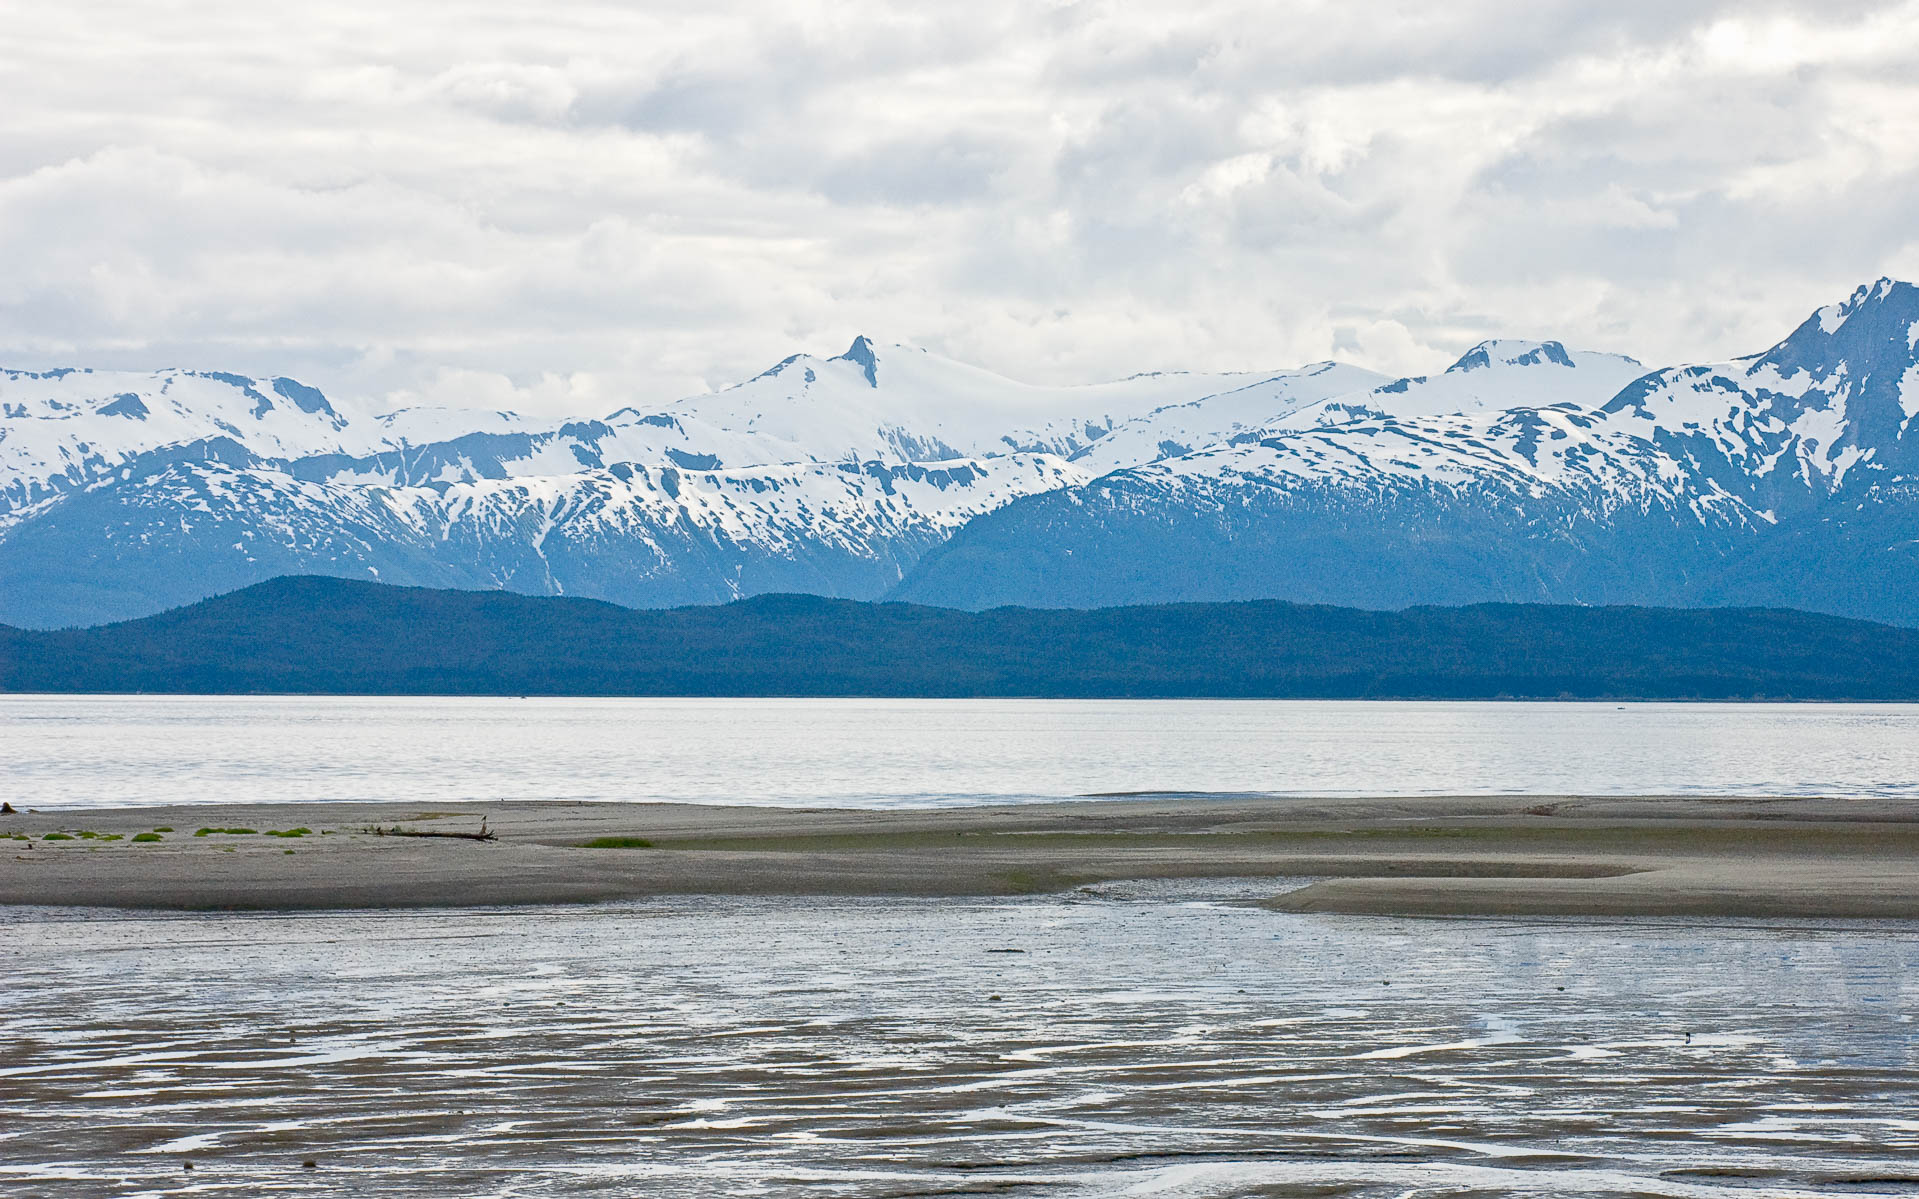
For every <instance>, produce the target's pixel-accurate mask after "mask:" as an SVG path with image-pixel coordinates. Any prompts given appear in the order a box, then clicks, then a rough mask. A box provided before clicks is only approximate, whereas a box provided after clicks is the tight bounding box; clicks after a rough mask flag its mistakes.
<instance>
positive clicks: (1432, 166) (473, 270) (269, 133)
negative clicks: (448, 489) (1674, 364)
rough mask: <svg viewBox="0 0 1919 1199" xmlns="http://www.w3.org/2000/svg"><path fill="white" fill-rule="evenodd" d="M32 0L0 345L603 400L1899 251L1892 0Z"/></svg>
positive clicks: (1759, 320)
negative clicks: (263, 1)
mask: <svg viewBox="0 0 1919 1199" xmlns="http://www.w3.org/2000/svg"><path fill="white" fill-rule="evenodd" d="M295 7H297V8H298V11H291V10H289V9H288V8H285V7H283V6H271V5H258V4H246V5H242V4H224V3H210V2H199V3H194V4H191V5H188V4H156V3H152V2H151V0H145V2H142V3H125V4H117V5H116V4H113V3H106V2H101V3H92V4H87V5H81V6H67V7H65V8H64V9H63V8H61V7H59V6H53V5H39V6H28V8H26V9H25V10H23V11H22V12H20V13H16V14H14V15H13V16H12V17H11V18H10V19H9V21H8V22H7V27H6V28H5V29H4V30H0V62H4V63H6V64H7V65H6V67H5V68H4V70H5V72H6V76H7V93H8V95H9V97H10V102H9V103H8V104H7V105H5V106H0V261H4V262H5V263H6V270H5V271H4V272H0V361H3V362H5V363H6V364H9V365H30V366H46V365H65V364H87V365H101V366H163V365H172V364H179V365H191V366H198V367H208V368H219V369H232V370H244V371H255V372H262V373H264V372H274V373H281V372H289V373H296V374H299V375H301V376H302V377H305V378H309V379H310V380H312V381H313V382H316V383H318V384H320V385H321V386H323V387H326V388H327V389H328V390H329V391H331V392H335V393H339V394H341V395H343V396H348V397H360V398H362V399H365V400H366V401H368V402H369V403H371V404H373V405H375V406H387V405H390V404H394V403H406V402H421V401H430V402H436V403H458V404H475V405H482V406H488V407H492V406H499V405H517V406H520V407H524V408H527V409H530V410H536V411H548V412H556V413H557V412H569V413H571V412H594V411H603V410H610V409H612V408H614V407H618V406H621V405H623V404H628V403H641V404H644V403H648V402H664V401H666V400H669V399H672V398H674V397H676V396H679V395H683V394H687V393H690V392H695V391H699V390H702V389H703V388H705V387H706V386H708V385H723V384H725V383H728V382H732V381H734V380H737V379H739V378H742V377H744V376H746V375H749V374H752V373H754V372H755V371H757V370H759V369H761V368H762V367H764V366H765V365H766V364H767V363H769V362H771V361H772V360H774V359H777V358H779V357H782V356H784V355H785V354H787V353H791V352H793V351H794V350H796V349H810V350H826V351H837V350H838V349H839V348H841V346H842V345H843V343H844V342H846V341H847V340H849V339H850V338H851V337H852V335H853V334H854V333H856V332H867V333H870V334H872V335H874V336H875V337H876V338H879V339H880V340H904V341H911V342H915V343H917V344H920V345H924V346H927V347H928V348H931V349H935V350H938V351H941V352H944V353H949V354H952V355H953V356H955V357H959V358H962V359H966V360H969V361H973V362H977V363H980V364H981V365H985V366H989V367H991V368H993V369H996V370H999V371H1002V372H1004V373H1007V374H1010V375H1014V376H1016V377H1022V378H1028V379H1033V380H1035V381H1046V382H1066V381H1079V380H1090V379H1095V378H1103V377H1110V376H1115V375H1121V374H1127V373H1131V372H1133V371H1138V370H1153V369H1162V368H1178V367H1184V368H1195V369H1215V368H1217V369H1227V368H1252V367H1279V366H1285V365H1292V364H1296V363H1299V362H1303V361H1311V360H1315V359H1320V358H1326V357H1334V356H1337V357H1341V358H1344V359H1347V360H1350V361H1354V362H1358V363H1361V364H1363V365H1367V366H1372V367H1375V368H1378V369H1382V370H1387V371H1420V370H1427V369H1432V368H1435V367H1437V366H1439V365H1443V363H1444V362H1445V361H1447V360H1449V359H1450V357H1451V356H1453V355H1456V354H1457V353H1458V352H1459V351H1460V350H1461V349H1463V348H1465V347H1466V346H1467V345H1470V344H1471V343H1472V342H1474V341H1476V340H1478V339H1480V338H1481V337H1485V336H1489V335H1493V334H1511V335H1518V336H1526V335H1531V336H1552V337H1558V338H1561V339H1563V340H1565V341H1567V342H1569V343H1573V344H1578V345H1581V346H1586V347H1590V348H1594V349H1608V350H1618V351H1623V352H1626V353H1631V354H1634V355H1635V356H1638V357H1640V358H1642V359H1645V360H1647V361H1649V362H1665V361H1672V360H1678V359H1684V358H1699V357H1705V356H1714V355H1727V354H1732V353H1741V352H1746V351H1749V350H1753V349H1757V348H1760V347H1762V346H1763V345H1765V344H1767V343H1768V342H1770V341H1771V340H1773V339H1774V338H1776V337H1777V336H1779V335H1781V334H1782V333H1783V332H1784V331H1785V329H1786V327H1788V326H1789V325H1790V324H1791V323H1793V322H1794V321H1796V320H1797V319H1799V318H1800V317H1802V316H1803V315H1804V314H1805V312H1807V311H1809V310H1810V309H1811V308H1812V307H1814V306H1815V305H1817V304H1820V303H1824V302H1826V301H1828V300H1831V299H1834V298H1837V297H1839V296H1841V295H1843V294H1844V293H1845V292H1847V291H1848V290H1850V288H1851V287H1852V286H1853V285H1855V284H1856V283H1858V282H1860V281H1862V280H1864V279H1867V278H1871V277H1875V276H1877V275H1880V274H1884V273H1894V274H1901V275H1904V276H1906V277H1912V276H1915V275H1919V223H1915V222H1914V221H1913V220H1912V214H1913V213H1914V212H1919V0H1907V2H1904V3H1897V2H1886V3H1876V2H1868V0H1823V2H1821V3H1818V4H1813V3H1796V2H1786V0H1777V2H1772V3H1767V2H1765V0H1739V2H1737V3H1735V2H1730V0H1658V2H1647V0H1617V2H1615V3H1612V4H1607V5H1598V4H1592V3H1590V2H1588V0H1578V2H1572V0H1526V2H1523V3H1510V2H1508V3H1492V2H1484V0H1481V2H1473V0H1462V2H1460V3H1453V4H1447V5H1432V4H1430V3H1413V2H1401V0H1382V2H1380V3H1373V4H1364V5H1355V4H1340V3H1332V2H1321V0H1257V2H1244V3H1242V2H1224V0H1220V2H1216V0H1179V2H1177V3H1163V4H1162V3H1140V2H1129V3H1123V4H1122V3H1096V2H1082V3H1054V4H1043V3H1042V4H1035V3H1032V2H1031V0H1007V2H998V0H979V2H976V3H970V4H965V5H961V4H929V5H912V6H908V5H881V4H872V3H860V2H857V0H854V2H846V0H837V2H835V3H830V4H828V3H805V2H802V3H789V4H777V5H775V4H744V3H729V2H728V0H703V2H702V3H698V4H694V3H682V2H679V0H665V2H655V3H650V4H646V5H643V6H641V5H627V4H617V3H608V4H589V3H571V2H567V0H557V2H556V3H553V4H548V5H537V6H536V5H526V4H520V3H515V4H507V3H504V2H496V0H466V2H463V3H459V4H451V3H442V4H433V3H426V2H422V3H418V4H409V5H393V4H372V3H366V2H364V0H337V2H335V3H330V4H327V5H324V6H322V5H308V6H295Z"/></svg>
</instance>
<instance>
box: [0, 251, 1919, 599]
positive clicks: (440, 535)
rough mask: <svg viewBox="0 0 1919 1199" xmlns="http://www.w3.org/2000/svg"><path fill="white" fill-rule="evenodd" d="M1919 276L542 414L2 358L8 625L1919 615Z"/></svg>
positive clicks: (0, 499) (2, 522)
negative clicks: (1671, 611)
mask: <svg viewBox="0 0 1919 1199" xmlns="http://www.w3.org/2000/svg"><path fill="white" fill-rule="evenodd" d="M1915 417H1919V289H1915V288H1914V287H1912V286H1911V285H1909V284H1905V283H1896V282H1893V281H1891V280H1880V281H1879V282H1877V283H1874V284H1869V285H1867V286H1864V287H1862V288H1860V289H1858V290H1857V291H1855V292H1854V293H1853V294H1852V295H1851V296H1850V297H1848V298H1847V299H1845V300H1844V301H1843V302H1841V303H1838V304H1835V305H1832V306H1830V307H1828V308H1824V309H1821V310H1820V311H1819V312H1816V313H1814V314H1813V315H1812V316H1811V317H1809V318H1808V319H1807V320H1806V321H1805V322H1804V323H1803V324H1801V325H1800V326H1799V327H1798V328H1797V329H1795V330H1794V331H1793V332H1792V333H1791V334H1790V335H1789V336H1787V337H1786V338H1785V339H1784V340H1783V341H1781V342H1779V343H1778V344H1777V345H1775V346H1773V347H1771V348H1770V349H1767V350H1763V351H1761V352H1759V353H1756V354H1754V355H1752V356H1750V357H1746V358H1741V359H1736V360H1733V361H1730V362H1724V363H1713V364H1703V365H1681V366H1672V367H1666V368H1660V369H1650V370H1649V369H1648V367H1647V366H1645V365H1642V364H1640V363H1637V362H1633V361H1632V360H1631V359H1626V358H1623V357H1620V356H1617V355H1610V354H1597V353H1590V352H1585V351H1581V350H1577V349H1571V348H1568V347H1566V346H1564V345H1561V344H1560V343H1558V342H1550V341H1548V342H1520V341H1495V342H1489V343H1486V344H1484V345H1482V346H1480V347H1476V348H1475V349H1474V350H1472V351H1469V352H1468V353H1467V354H1466V355H1464V356H1463V357H1461V358H1460V359H1459V360H1458V361H1457V362H1456V363H1454V364H1453V365H1452V366H1451V367H1450V368H1449V369H1447V370H1445V371H1443V372H1440V373H1438V374H1435V375H1432V376H1427V377H1416V378H1409V379H1400V380H1394V379H1388V378H1385V377H1383V376H1379V375H1376V374H1373V373H1371V372H1368V371H1364V370H1362V369H1360V368H1356V367H1352V366H1348V365H1344V364H1338V363H1315V364H1311V365H1309V366H1306V367H1301V368H1297V369H1292V370H1284V371H1263V372H1262V371H1255V372H1245V373H1239V374H1232V375H1199V374H1165V375H1151V376H1140V377H1137V378H1134V379H1127V380H1121V381H1118V382H1115V383H1109V384H1099V385H1093V386H1088V387H1077V388H1074V387H1056V388H1041V387H1030V386H1026V385H1023V384H1019V383H1016V382H1013V381H1011V380H1007V379H1003V378H1000V377H998V376H995V375H992V374H990V373H988V372H985V371H980V370H976V369H974V368H971V367H967V366H964V365H963V364H959V363H955V362H951V361H949V360H946V359H943V358H939V357H938V356H936V355H932V354H928V353H926V352H924V351H920V350H915V349H911V348H908V347H903V346H876V345H874V344H872V343H870V342H868V341H867V340H866V339H864V338H862V339H860V340H859V341H857V342H856V343H855V344H854V346H853V347H852V348H851V349H849V351H848V352H847V353H846V354H843V355H841V356H839V357H837V358H815V357H810V356H805V355H797V356H795V357H793V358H790V359H788V360H786V361H785V362H782V363H780V364H779V365H777V366H776V367H774V368H773V369H771V370H769V371H768V372H766V373H764V374H762V375H760V376H758V377H757V378H755V379H752V380H749V381H747V382H745V383H742V384H740V385H739V386H737V387H734V388H730V389H727V390H725V391H721V392H717V393H713V394H711V395H707V396H699V397H692V398H689V399H687V400H683V401H679V402H677V403H672V404H666V405H645V404H636V405H632V406H628V407H626V408H622V409H621V410H620V411H617V412H614V413H612V414H609V415H604V416H599V417H596V418H592V419H581V420H577V421H573V422H570V423H564V424H541V423H537V422H533V421H530V420H526V419H523V418H520V417H517V416H515V415H513V414H511V413H485V412H474V411H465V410H455V409H446V410H431V411H423V410H410V411H403V412H399V413H389V414H380V415H376V414H368V413H360V412H356V411H353V410H351V406H350V405H348V404H345V403H342V402H341V401H340V400H339V399H338V397H334V398H331V399H329V397H326V396H324V395H321V394H320V393H319V392H318V391H317V390H314V389H313V388H310V387H307V386H305V385H303V384H300V383H298V382H296V381H294V380H291V379H284V378H281V379H259V380H256V379H252V378H247V377H242V376H237V375H230V374H222V373H218V372H191V371H184V370H168V371H156V372H151V373H144V374H137V373H128V372H92V371H86V370H73V371H62V372H38V373H35V372H22V371H4V372H0V622H3V623H8V624H14V625H19V626H26V627H52V626H60V625H68V624H91V623H99V622H103V621H109V620H118V619H126V618H130V617H136V616H141V615H145V614H148V613H152V612H155V611H159V610H162V609H165V608H170V607H174V606H177V605H180V604H183V603H188V602H192V601H194V600H197V599H201V598H204V597H206V596H208V595H212V594H216V593H220V592H224V591H229V590H233V589H236V588H239V587H243V586H246V585H249V584H252V583H255V582H259V581H261V580H263V579H267V578H272V577H274V576H278V575H285V574H296V573H298V574H327V575H336V576H341V577H347V578H361V579H374V580H379V581H383V582H391V583H404V584H413V585H421V586H431V587H457V588H476V589H493V588H499V589H506V590H511V591H518V592H524V593H528V594H565V595H576V596H587V597H593V598H601V599H606V600H610V601H613V602H615V603H619V604H624V605H629V606H635V607H660V606H670V605H680V604H699V603H714V602H722V601H726V600H731V599H736V598H740V597H743V596H748V595H753V594H759V593H764V592H773V591H798V592H812V593H817V594H821V595H827V596H838V597H845V598H854V599H879V598H898V599H905V600H911V601H914V602H918V603H925V604H933V605H942V606H953V607H967V608H984V607H993V606H998V605H1006V604H1019V605H1029V606H1037V607H1097V606H1109V605H1116V604H1134V603H1158V602H1166V601H1193V600H1227V599H1254V598H1277V599H1289V600H1301V601H1310V602H1318V603H1331V604H1341V605H1350V606H1357V607H1381V608H1392V607H1401V606H1405V605H1412V604H1464V603H1476V602H1481V601H1507V602H1512V601H1518V602H1546V603H1574V604H1620V603H1627V604H1656V605H1680V606H1684V605H1721V604H1738V605H1766V606H1782V607H1795V608H1804V609H1810V610H1816V611H1823V612H1829V613H1836V614H1841V615H1847V616H1857V617H1865V618H1870V619H1875V620H1882V621H1888V622H1893V623H1904V624H1919V586H1915V584H1916V583H1919V556H1915V546H1919V519H1916V518H1915V507H1914V503H1913V499H1914V495H1915V487H1916V486H1919V430H1916V429H1915V427H1914V421H1915Z"/></svg>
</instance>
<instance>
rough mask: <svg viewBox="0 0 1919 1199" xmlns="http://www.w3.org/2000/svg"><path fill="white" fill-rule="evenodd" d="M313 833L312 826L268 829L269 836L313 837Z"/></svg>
mask: <svg viewBox="0 0 1919 1199" xmlns="http://www.w3.org/2000/svg"><path fill="white" fill-rule="evenodd" d="M228 831H229V832H231V831H232V830H230V829H229V830H228ZM312 835H313V830H312V829H310V828H288V829H279V828H270V829H268V830H267V836H269V837H311V836H312Z"/></svg>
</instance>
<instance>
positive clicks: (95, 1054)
mask: <svg viewBox="0 0 1919 1199" xmlns="http://www.w3.org/2000/svg"><path fill="white" fill-rule="evenodd" d="M614 852H619V851H614ZM1300 881H1301V880H1283V879H1274V878H1258V879H1231V878H1221V879H1209V880H1175V881H1162V882H1114V883H1102V884H1089V885H1086V886H1083V887H1075V888H1072V889H1070V890H1067V891H1065V892H1062V893H1057V894H1046V895H1030V896H1018V897H1010V898H1007V897H999V898H991V897H989V898H955V897H943V898H898V897H885V898H873V897H831V896H801V897H784V896H710V897H685V896H676V897H660V898H652V899H642V900H633V901H624V902H617V903H607V904H593V905H575V906H564V907H523V908H514V909H501V908H466V909H449V910H434V911H411V912H385V913H381V912H368V911H349V912H278V913H264V912H256V913H155V912H125V911H121V912H102V911H97V910H78V909H65V908H12V909H7V910H5V911H4V912H0V970H4V972H5V977H6V978H7V980H8V981H7V984H6V988H5V1003H4V1004H0V1030H3V1031H4V1040H0V1190H5V1192H6V1193H8V1194H9V1195H21V1196H58V1197H65V1196H83V1195H84V1196H159V1195H278V1194H286V1195H371V1194H378V1195H384V1196H463V1197H465V1196H487V1197H491V1196H499V1197H502V1199H504V1197H507V1196H515V1197H519V1196H547V1195H555V1196H557V1195H642V1194H644V1195H672V1196H679V1195H685V1196H713V1195H721V1196H724V1195H759V1196H764V1195H777V1196H783V1195H833V1196H861V1197H865V1196H876V1197H878V1196H887V1197H892V1196H909V1195H915V1196H917V1195H961V1194H1008V1195H1024V1194H1030V1195H1061V1196H1092V1195H1152V1196H1193V1197H1199V1196H1204V1197H1215V1196H1217V1197H1225V1196H1369V1197H1370V1196H1402V1195H1421V1196H1429V1195H1430V1196H1438V1195H1444V1196H1483V1195H1495V1194H1502V1195H1504V1194H1520V1195H1622V1196H1623V1195H1633V1196H1674V1197H1700V1196H1720V1195H1724V1196H1750V1195H1766V1196H1822V1197H1823V1196H1840V1195H1862V1194H1864V1195H1902V1194H1914V1193H1919V1119H1915V1117H1914V1116H1913V1113H1914V1112H1915V1111H1919V1043H1915V1038H1914V1027H1913V1015H1914V1011H1915V1006H1916V1005H1919V942H1915V939H1914V938H1913V936H1912V935H1911V926H1909V925H1906V924H1903V923H1899V922H1874V921H1842V922H1829V921H1805V920H1799V921H1792V920H1778V919H1772V920H1750V919H1743V920H1723V919H1719V920H1702V919H1698V918H1676V919H1630V920H1620V919H1560V918H1527V919H1505V918H1482V919H1471V920H1463V919H1401V918H1380V917H1356V916H1344V915H1325V914H1318V913H1300V912H1282V911H1274V910H1271V909H1270V908H1267V907H1262V906H1258V905H1257V904H1255V903H1253V902H1250V901H1254V900H1259V899H1263V898H1267V897H1270V896H1271V895H1272V894H1273V893H1274V892H1275V891H1287V890H1288V889H1289V888H1293V887H1296V886H1298V885H1299V882H1300ZM308 1162H311V1163H312V1165H311V1166H308V1165H307V1164H306V1163H308Z"/></svg>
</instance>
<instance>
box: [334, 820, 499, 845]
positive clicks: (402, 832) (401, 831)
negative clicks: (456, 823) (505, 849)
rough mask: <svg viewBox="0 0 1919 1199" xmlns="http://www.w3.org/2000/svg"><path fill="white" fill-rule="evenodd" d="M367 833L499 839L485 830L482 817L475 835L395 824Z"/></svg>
mask: <svg viewBox="0 0 1919 1199" xmlns="http://www.w3.org/2000/svg"><path fill="white" fill-rule="evenodd" d="M367 831H368V832H370V833H372V834H373V835H374V836H376V837H449V838H452V839H454V840H456V841H498V840H499V837H497V836H495V835H494V834H493V833H491V832H489V831H488V830H487V827H486V817H484V816H482V817H481V818H480V831H479V832H477V833H443V832H437V831H428V830H426V829H413V828H402V827H401V826H399V825H397V824H396V825H394V826H393V827H392V828H381V827H380V826H379V825H377V824H376V825H374V826H373V827H372V828H370V829H368V830H367Z"/></svg>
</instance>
